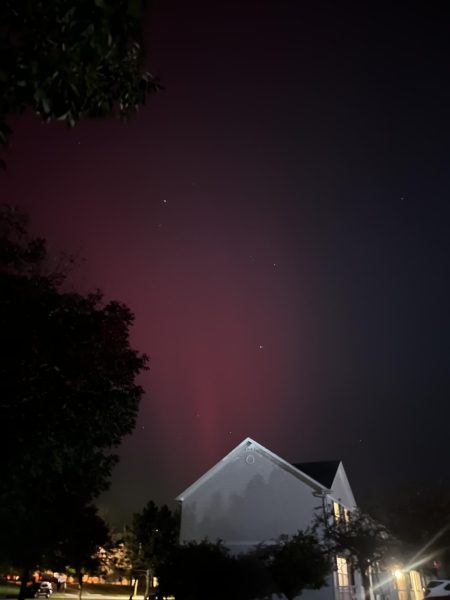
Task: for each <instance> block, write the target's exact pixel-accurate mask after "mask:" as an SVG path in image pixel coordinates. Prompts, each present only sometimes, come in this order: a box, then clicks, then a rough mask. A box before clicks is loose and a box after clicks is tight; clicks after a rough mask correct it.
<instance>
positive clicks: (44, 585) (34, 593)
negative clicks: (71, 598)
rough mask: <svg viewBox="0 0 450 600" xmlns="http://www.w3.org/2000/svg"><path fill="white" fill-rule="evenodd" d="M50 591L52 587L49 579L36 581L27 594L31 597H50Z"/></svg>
mask: <svg viewBox="0 0 450 600" xmlns="http://www.w3.org/2000/svg"><path fill="white" fill-rule="evenodd" d="M52 593H53V587H52V584H51V583H50V581H38V582H36V583H33V585H32V586H31V588H30V594H29V596H30V597H31V598H50V595H51V594H52Z"/></svg>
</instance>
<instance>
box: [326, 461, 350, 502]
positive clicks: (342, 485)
mask: <svg viewBox="0 0 450 600" xmlns="http://www.w3.org/2000/svg"><path fill="white" fill-rule="evenodd" d="M331 491H332V494H333V496H334V498H335V499H336V500H338V501H339V502H340V503H341V504H343V505H344V506H345V507H346V508H350V509H351V508H356V502H355V498H354V496H353V492H352V489H351V487H350V484H349V482H348V479H347V475H346V473H345V469H344V465H343V464H342V463H340V465H339V467H338V469H337V471H336V475H335V477H334V481H333V485H332V486H331Z"/></svg>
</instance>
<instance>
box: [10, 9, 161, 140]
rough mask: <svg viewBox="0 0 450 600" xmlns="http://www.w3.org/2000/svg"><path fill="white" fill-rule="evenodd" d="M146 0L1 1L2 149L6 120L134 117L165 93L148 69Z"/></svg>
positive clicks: (70, 123)
mask: <svg viewBox="0 0 450 600" xmlns="http://www.w3.org/2000/svg"><path fill="white" fill-rule="evenodd" d="M142 9H143V0H77V1H76V2H73V1H72V0H52V1H51V2H48V1H47V0H33V1H32V2H30V1H29V0H3V1H2V2H1V3H0V24H1V25H0V144H1V143H3V144H5V143H6V142H7V139H8V136H9V134H10V129H9V128H8V127H7V125H6V122H5V119H6V117H7V116H9V115H13V114H18V113H21V112H22V111H23V110H25V108H28V107H29V108H31V109H32V110H33V111H34V112H35V113H36V114H37V115H39V116H40V118H41V119H42V120H44V121H46V122H48V121H52V120H56V119H57V120H62V121H66V122H67V123H68V124H69V125H71V126H73V125H75V123H77V122H78V121H79V120H80V119H82V118H85V117H108V116H114V115H117V116H120V117H128V116H129V115H131V114H132V113H134V112H135V111H136V110H137V109H138V107H139V106H141V105H142V104H143V103H144V101H145V97H146V95H147V93H149V92H154V91H156V90H158V89H159V84H158V82H157V80H156V79H155V78H154V77H153V76H152V75H151V74H150V73H148V72H147V71H145V69H144V51H143V45H142V22H141V21H142Z"/></svg>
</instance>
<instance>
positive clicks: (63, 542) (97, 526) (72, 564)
mask: <svg viewBox="0 0 450 600" xmlns="http://www.w3.org/2000/svg"><path fill="white" fill-rule="evenodd" d="M109 541H110V534H109V529H108V526H107V525H106V523H105V522H104V521H103V519H102V518H101V517H100V516H99V515H98V514H97V509H96V508H95V507H93V506H82V507H79V508H78V510H77V511H74V510H72V511H71V512H70V518H69V519H68V520H67V519H66V528H65V534H64V537H62V536H61V539H59V540H58V544H57V546H56V547H55V548H54V551H53V556H52V557H51V565H50V564H49V566H51V567H53V568H58V569H61V570H68V571H69V572H70V571H73V572H74V574H75V576H76V578H77V581H78V589H79V598H80V599H81V597H82V590H83V576H84V575H85V574H90V575H94V574H97V573H100V571H101V569H102V567H103V564H102V561H101V558H100V555H99V548H100V547H102V546H105V545H107V544H108V542H109ZM49 562H50V561H49Z"/></svg>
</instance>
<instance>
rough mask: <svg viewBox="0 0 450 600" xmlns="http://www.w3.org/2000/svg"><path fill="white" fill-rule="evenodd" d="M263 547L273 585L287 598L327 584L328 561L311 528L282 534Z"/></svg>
mask: <svg viewBox="0 0 450 600" xmlns="http://www.w3.org/2000/svg"><path fill="white" fill-rule="evenodd" d="M266 551H267V553H268V556H267V558H266V563H267V565H268V568H269V570H270V573H271V576H272V579H273V582H274V585H275V589H276V590H277V592H278V593H282V594H284V595H285V596H286V598H287V599H288V600H292V599H293V598H295V597H296V596H300V595H301V593H302V592H303V591H304V590H305V589H313V590H317V589H320V588H322V587H324V586H325V585H327V576H328V575H329V573H330V571H331V563H330V560H329V557H328V554H327V552H326V551H325V549H324V547H323V546H322V545H321V544H320V542H319V541H318V539H317V537H316V535H315V534H314V533H313V532H311V531H298V532H297V533H296V534H295V535H293V536H287V535H283V536H281V537H280V538H279V539H278V541H277V544H276V545H275V546H272V547H270V546H269V547H267V550H266Z"/></svg>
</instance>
